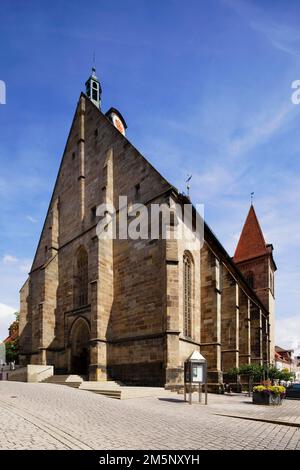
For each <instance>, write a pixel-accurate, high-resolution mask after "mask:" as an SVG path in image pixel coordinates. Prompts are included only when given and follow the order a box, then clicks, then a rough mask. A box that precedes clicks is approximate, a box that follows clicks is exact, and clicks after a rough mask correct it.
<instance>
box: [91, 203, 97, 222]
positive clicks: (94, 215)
mask: <svg viewBox="0 0 300 470" xmlns="http://www.w3.org/2000/svg"><path fill="white" fill-rule="evenodd" d="M96 213H97V206H93V207H92V208H91V221H92V222H94V221H95V220H96V215H97V214H96Z"/></svg>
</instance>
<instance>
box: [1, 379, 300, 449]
mask: <svg viewBox="0 0 300 470" xmlns="http://www.w3.org/2000/svg"><path fill="white" fill-rule="evenodd" d="M208 398H209V404H208V406H204V405H200V404H197V403H196V397H195V398H194V399H195V404H194V405H192V406H190V405H189V404H187V403H184V402H183V398H182V396H181V395H176V394H174V393H168V394H164V395H163V397H147V398H138V399H130V400H123V401H119V400H113V399H111V398H106V397H103V396H100V395H97V394H93V393H91V392H86V391H83V390H77V389H73V388H69V387H66V386H60V385H53V384H29V383H18V382H0V424H1V427H0V448H1V449H193V450H200V449H300V401H296V400H294V401H288V400H285V401H284V403H283V405H282V406H281V407H276V408H273V407H264V406H258V405H252V403H251V400H250V399H249V398H247V397H244V396H238V395H236V396H220V395H209V397H208ZM224 415H229V416H224ZM247 418H248V419H247ZM266 421H269V422H266ZM278 423H281V424H278Z"/></svg>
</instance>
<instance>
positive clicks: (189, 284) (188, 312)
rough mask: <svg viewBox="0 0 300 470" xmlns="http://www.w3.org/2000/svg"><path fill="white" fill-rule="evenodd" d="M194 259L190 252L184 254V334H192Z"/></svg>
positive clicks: (188, 336) (189, 335)
mask: <svg viewBox="0 0 300 470" xmlns="http://www.w3.org/2000/svg"><path fill="white" fill-rule="evenodd" d="M192 307H193V260H192V257H191V255H190V254H189V253H187V252H185V253H184V255H183V334H184V336H186V337H187V338H191V336H192Z"/></svg>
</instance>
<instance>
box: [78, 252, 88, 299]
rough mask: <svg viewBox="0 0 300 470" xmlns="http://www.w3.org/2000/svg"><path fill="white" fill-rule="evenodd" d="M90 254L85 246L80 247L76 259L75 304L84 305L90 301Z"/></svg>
mask: <svg viewBox="0 0 300 470" xmlns="http://www.w3.org/2000/svg"><path fill="white" fill-rule="evenodd" d="M88 285H89V280H88V254H87V252H86V250H85V249H84V248H80V250H79V251H78V253H77V259H76V275H75V305H76V307H83V306H84V305H87V303H88Z"/></svg>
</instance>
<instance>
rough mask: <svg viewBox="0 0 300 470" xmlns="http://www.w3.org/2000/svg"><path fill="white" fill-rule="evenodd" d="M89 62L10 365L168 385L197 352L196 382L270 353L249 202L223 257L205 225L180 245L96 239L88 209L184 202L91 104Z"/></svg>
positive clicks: (269, 293)
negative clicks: (196, 237)
mask: <svg viewBox="0 0 300 470" xmlns="http://www.w3.org/2000/svg"><path fill="white" fill-rule="evenodd" d="M101 92H102V90H101V85H100V82H99V80H98V79H97V76H96V71H95V69H93V71H92V74H91V76H90V77H89V79H88V81H87V83H86V93H85V94H84V93H81V95H80V97H79V101H78V105H77V108H76V111H75V115H74V119H73V122H72V126H71V130H70V133H69V136H68V139H67V143H66V147H65V150H64V153H63V158H62V162H61V165H60V168H59V172H58V176H57V180H56V183H55V187H54V190H53V194H52V198H51V201H50V204H49V209H48V212H47V215H46V218H45V222H44V226H43V229H42V232H41V236H40V240H39V243H38V246H37V250H36V254H35V258H34V261H33V265H32V268H31V271H30V273H29V277H28V280H27V281H26V283H25V284H24V286H23V287H22V289H21V292H20V303H21V307H20V350H21V355H20V363H21V364H23V365H25V364H42V365H45V364H49V365H54V368H55V373H56V374H60V373H61V374H64V373H77V374H81V375H83V376H85V377H86V378H87V379H88V380H97V381H99V380H107V379H108V378H112V379H115V380H119V381H121V382H123V383H125V384H129V385H149V386H165V387H167V388H171V389H172V388H176V387H178V386H180V384H182V383H183V368H184V361H185V360H186V358H187V357H188V356H189V355H190V354H191V353H192V352H193V351H194V350H199V351H201V354H202V355H203V356H204V357H205V358H206V359H207V361H208V381H209V384H210V388H211V389H212V390H214V391H218V390H220V388H221V387H222V383H223V374H224V372H226V371H227V370H228V369H229V368H231V367H235V366H238V365H239V364H249V363H259V364H262V363H270V362H272V361H273V356H274V272H275V270H276V265H275V263H274V260H273V255H272V252H273V247H272V245H270V244H266V242H265V240H264V236H263V233H262V230H261V228H260V225H259V222H258V219H257V217H256V214H255V211H254V207H253V206H252V205H251V207H250V211H249V214H248V217H247V220H246V222H245V225H244V228H243V230H242V234H241V237H240V240H239V243H238V246H237V249H236V252H235V254H234V257H233V258H231V257H230V256H229V255H228V253H227V252H226V250H225V249H224V247H223V246H222V245H221V243H220V242H219V240H218V239H217V238H216V236H215V235H214V233H213V232H212V230H211V229H210V227H209V226H208V225H207V224H206V223H205V224H204V244H203V246H202V248H201V249H190V247H189V246H188V245H187V244H185V241H184V240H176V239H167V240H164V239H160V238H158V239H137V240H135V239H118V238H116V239H106V240H102V239H99V237H98V236H97V233H96V228H97V223H98V216H97V207H98V205H99V204H102V203H104V202H106V201H113V203H114V205H115V207H117V205H118V203H117V201H118V198H119V195H126V196H127V198H128V202H129V203H134V202H135V201H139V202H141V203H143V204H144V205H146V206H148V205H150V204H152V203H154V202H155V203H158V204H160V203H166V204H168V205H169V206H170V205H172V204H173V203H176V204H181V205H183V204H185V203H187V202H190V201H189V199H188V198H187V196H185V195H183V194H180V193H179V192H178V190H177V189H176V188H175V187H174V186H173V185H172V184H170V183H169V182H168V181H167V180H166V179H165V178H163V177H162V176H161V175H160V174H159V173H158V171H157V170H156V169H155V168H153V166H151V164H150V163H149V162H148V161H147V160H146V159H145V158H144V157H143V156H142V155H141V154H140V153H139V151H138V150H137V149H136V148H135V147H134V146H133V145H132V144H131V143H130V142H129V141H128V140H127V138H126V136H125V134H126V127H127V126H126V122H125V120H124V118H123V116H122V115H121V113H120V112H119V111H118V110H116V109H115V108H110V109H109V111H107V112H106V113H103V112H102V111H101Z"/></svg>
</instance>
